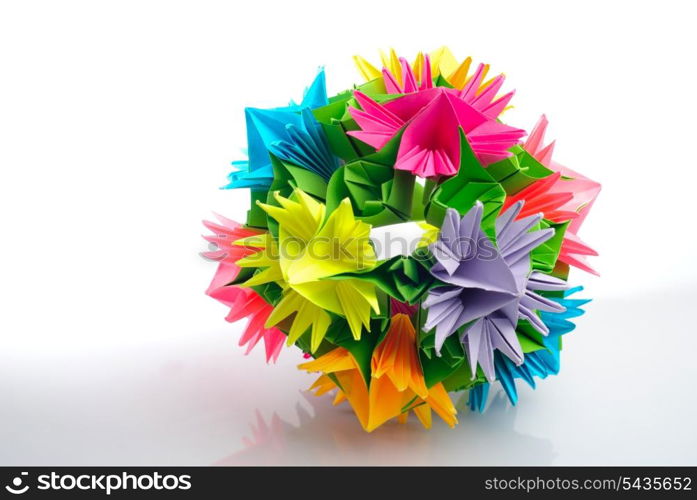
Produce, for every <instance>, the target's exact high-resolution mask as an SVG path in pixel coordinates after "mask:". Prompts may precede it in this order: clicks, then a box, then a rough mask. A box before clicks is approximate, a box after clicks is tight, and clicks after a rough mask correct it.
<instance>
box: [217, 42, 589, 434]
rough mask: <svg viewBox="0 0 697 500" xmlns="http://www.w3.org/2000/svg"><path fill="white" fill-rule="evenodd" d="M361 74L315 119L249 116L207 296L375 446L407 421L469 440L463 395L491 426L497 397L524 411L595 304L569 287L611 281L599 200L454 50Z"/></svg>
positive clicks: (491, 81) (289, 111)
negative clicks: (234, 201) (459, 431)
mask: <svg viewBox="0 0 697 500" xmlns="http://www.w3.org/2000/svg"><path fill="white" fill-rule="evenodd" d="M356 63H357V65H358V68H359V70H360V72H361V73H362V75H363V76H364V77H365V79H366V80H367V83H363V84H361V85H357V86H354V87H353V88H351V89H350V90H346V91H344V92H341V93H339V94H337V95H335V96H331V97H328V96H327V92H326V86H325V76H324V71H323V70H322V71H320V72H319V73H318V74H317V76H316V77H315V79H314V81H313V82H312V84H311V85H310V87H309V88H308V89H307V90H306V91H305V95H304V97H303V99H302V102H300V103H299V104H297V103H295V102H291V103H290V104H289V105H287V106H284V107H283V106H282V107H278V108H272V109H258V108H247V109H246V110H245V115H246V123H247V139H248V145H247V146H248V160H246V161H240V162H233V165H234V167H235V171H234V172H232V173H231V174H230V175H229V184H228V185H227V186H225V187H226V188H230V189H234V188H248V189H249V190H250V191H251V201H252V202H251V208H250V210H249V212H248V214H247V220H246V221H245V223H244V224H239V223H236V222H233V221H231V220H228V219H225V218H223V217H219V219H220V220H219V222H215V223H214V222H205V225H206V227H207V228H208V229H209V230H210V231H211V232H212V235H210V236H206V237H205V238H206V239H207V240H208V241H209V242H211V243H212V244H213V245H212V248H213V249H212V250H211V251H209V252H205V253H204V255H205V256H206V257H208V258H210V259H213V260H216V261H218V263H219V265H218V270H217V272H216V274H215V277H214V278H213V282H212V283H211V284H210V287H209V288H208V290H207V293H208V294H209V295H210V296H211V297H213V298H215V299H217V300H219V301H220V302H222V303H223V304H225V305H226V306H228V307H229V308H230V313H229V315H228V317H227V320H228V321H237V320H239V319H242V318H247V319H248V322H247V326H246V328H245V330H244V333H243V334H242V338H241V339H240V345H246V346H247V350H248V351H249V350H250V349H251V348H253V347H254V346H255V345H256V344H257V343H259V341H260V340H263V344H264V347H265V349H266V358H267V360H268V361H275V360H276V359H277V357H278V356H279V354H280V352H281V350H282V349H283V346H284V345H286V346H296V347H297V348H299V349H300V350H301V351H302V352H303V353H304V357H305V358H306V362H304V363H302V364H300V366H299V368H300V369H302V370H306V371H308V372H316V373H319V378H317V380H316V381H315V383H314V384H313V385H312V387H311V388H312V389H313V390H316V393H317V394H318V395H321V394H324V393H326V392H330V391H334V394H335V402H336V403H338V402H341V401H343V400H346V401H348V404H350V405H351V407H352V408H353V410H354V412H355V413H356V416H357V417H358V420H359V422H360V424H361V425H362V426H363V428H364V429H366V430H367V431H372V430H373V429H375V428H376V427H378V426H380V425H381V424H383V423H385V422H387V421H388V420H391V419H397V420H399V421H400V422H404V421H406V419H407V418H408V415H409V413H411V412H413V413H414V414H415V415H416V417H417V418H418V420H419V421H420V422H421V423H422V424H423V425H424V426H426V427H430V425H431V418H432V416H431V413H432V410H433V411H435V413H436V414H437V415H438V416H439V417H440V418H441V419H443V420H444V421H445V422H446V423H447V424H449V425H451V426H453V425H455V423H456V422H457V419H456V410H455V407H454V405H453V403H452V401H451V399H450V393H454V392H460V391H468V393H469V394H468V405H469V407H470V408H471V409H473V410H478V411H483V410H484V408H485V406H486V401H487V396H488V393H489V388H490V386H491V384H494V383H496V382H498V383H500V384H501V386H502V388H503V390H504V391H505V393H506V394H507V396H508V398H509V399H510V401H511V403H513V404H515V403H516V402H517V400H518V396H517V392H516V379H522V380H523V381H525V382H526V383H528V384H529V385H531V386H533V387H534V386H535V378H545V377H547V376H548V375H550V374H556V373H557V372H558V371H559V354H560V350H561V344H562V336H563V335H564V334H566V333H568V332H570V331H572V330H573V329H574V324H573V323H572V322H571V319H572V318H574V317H576V316H579V315H581V314H582V313H583V311H582V310H581V306H582V305H584V304H585V303H587V302H588V300H586V299H578V298H575V295H574V294H575V293H576V292H578V291H579V290H581V288H580V287H574V288H570V287H569V286H568V285H567V278H568V275H569V268H570V267H576V268H579V269H581V270H583V271H587V272H590V273H595V272H594V271H593V269H592V268H591V267H590V266H589V265H588V264H587V263H586V260H585V258H586V257H587V256H590V255H596V253H595V252H594V251H593V250H592V249H590V248H589V247H588V246H586V245H585V244H584V243H583V242H582V241H581V239H580V238H579V237H578V231H579V229H580V227H581V225H582V223H583V221H584V219H585V218H586V215H587V214H588V212H589V211H590V209H591V207H592V205H593V202H594V200H595V198H596V196H597V195H598V192H599V190H600V185H599V184H598V183H597V182H594V181H592V180H590V179H588V178H586V177H584V176H583V175H581V174H578V173H577V172H575V171H573V170H571V169H569V168H567V167H564V166H562V165H560V164H559V163H556V162H555V161H554V160H553V159H552V152H553V149H554V143H553V142H552V143H550V144H545V142H544V135H545V129H546V127H547V120H546V118H545V117H544V116H542V118H541V119H540V120H539V122H538V123H537V124H536V125H535V126H534V127H533V128H532V130H531V131H530V133H528V132H526V131H525V130H523V129H520V128H516V127H513V126H510V125H506V124H505V123H504V122H503V116H504V115H505V111H506V109H507V108H508V106H509V103H510V101H511V99H512V97H513V92H505V91H502V89H503V86H504V77H503V75H498V76H494V77H491V78H489V77H488V72H489V71H488V70H489V66H488V65H482V64H480V65H478V66H477V67H476V68H470V64H471V59H470V58H467V59H465V60H464V61H462V62H459V61H458V60H456V59H455V57H454V56H453V55H452V53H451V52H450V51H449V50H448V49H447V48H441V49H439V50H436V51H435V52H433V53H431V54H429V55H424V54H419V55H418V56H417V57H416V59H415V61H414V62H413V63H412V64H410V63H409V62H407V61H406V60H405V59H403V58H399V57H397V55H396V54H395V53H394V51H391V52H390V53H389V54H388V55H384V56H383V58H382V65H383V69H382V70H378V69H376V67H374V66H373V65H371V64H370V63H369V62H367V61H366V60H364V59H362V58H360V57H356ZM415 228H416V230H417V237H416V238H414V237H413V235H414V229H415ZM408 235H411V236H410V237H407V236H408ZM385 236H388V237H389V239H390V240H391V241H392V242H394V241H398V240H400V238H401V239H402V240H403V241H402V243H404V245H402V247H403V249H402V250H401V251H397V252H392V251H391V250H390V249H388V248H386V245H385V244H384V243H385V241H384V240H385ZM390 248H391V247H390Z"/></svg>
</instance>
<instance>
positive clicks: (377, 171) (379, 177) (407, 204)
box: [327, 133, 423, 226]
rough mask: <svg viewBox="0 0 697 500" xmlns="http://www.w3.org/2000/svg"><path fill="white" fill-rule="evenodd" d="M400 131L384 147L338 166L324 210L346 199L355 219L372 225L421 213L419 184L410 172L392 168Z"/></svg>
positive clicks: (393, 222)
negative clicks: (349, 203) (352, 208)
mask: <svg viewBox="0 0 697 500" xmlns="http://www.w3.org/2000/svg"><path fill="white" fill-rule="evenodd" d="M400 139H401V133H400V134H397V135H396V136H395V137H393V138H392V139H391V140H390V141H389V142H388V143H387V144H386V145H385V146H384V147H383V148H381V149H380V150H379V151H375V152H373V153H371V154H368V155H366V156H364V157H362V158H360V159H358V160H354V161H351V162H348V163H346V164H345V165H344V166H342V167H339V168H338V169H337V170H336V172H334V174H333V175H332V177H331V179H329V185H328V186H327V211H328V212H331V211H333V210H335V209H336V207H338V205H339V203H341V201H342V200H343V199H344V198H347V197H348V198H349V199H350V200H351V203H352V205H353V207H354V213H355V215H356V217H357V218H359V219H361V220H363V221H364V222H366V223H368V224H371V225H373V226H385V225H389V224H397V223H400V222H405V221H407V220H409V219H410V218H411V217H412V216H421V215H422V214H423V204H422V203H421V201H420V200H421V199H422V197H423V196H422V189H423V188H422V187H421V186H420V185H418V184H416V182H415V177H414V176H413V175H412V174H411V173H410V172H404V171H401V170H395V169H394V168H393V165H394V162H395V160H396V157H397V150H398V149H399V141H400Z"/></svg>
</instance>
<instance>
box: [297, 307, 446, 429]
mask: <svg viewBox="0 0 697 500" xmlns="http://www.w3.org/2000/svg"><path fill="white" fill-rule="evenodd" d="M298 368H300V369H302V370H307V371H311V372H323V375H322V376H320V377H319V378H318V379H317V380H316V381H315V383H314V384H313V385H312V387H310V389H311V390H312V389H316V390H317V391H316V393H315V394H316V395H318V396H320V395H322V394H324V393H326V392H328V391H330V390H332V389H338V390H337V394H336V397H335V399H334V404H338V403H340V402H341V401H343V400H344V399H346V400H348V402H349V404H350V405H351V407H352V408H353V411H354V412H355V413H356V416H357V417H358V420H359V422H360V423H361V425H362V426H363V428H364V429H365V430H366V431H368V432H370V431H373V430H375V429H376V428H377V427H379V426H380V425H382V424H384V423H385V422H387V421H388V420H390V419H392V418H397V419H398V420H399V421H401V422H404V421H406V418H407V415H408V413H409V411H410V410H413V411H414V414H415V415H416V416H417V418H418V419H419V421H420V422H421V423H422V424H423V425H424V427H426V428H430V427H431V410H433V411H435V412H436V413H437V414H438V415H439V416H440V417H441V418H442V419H443V420H444V421H445V422H446V423H447V424H448V425H449V426H450V427H454V426H455V424H456V423H457V418H456V416H455V415H456V413H457V411H456V410H455V407H454V406H453V403H452V401H451V400H450V396H448V392H447V391H446V390H445V388H444V387H443V384H441V383H438V384H436V385H434V386H433V387H431V388H427V387H426V383H425V381H424V376H423V371H422V369H421V364H420V362H419V355H418V352H417V348H416V332H415V330H414V326H413V325H412V323H411V320H410V319H409V316H407V315H406V314H396V315H394V316H393V317H392V321H391V323H390V327H389V329H388V331H387V334H386V335H385V338H384V340H383V341H382V342H381V343H380V345H379V346H378V347H377V348H376V349H375V351H374V352H373V357H372V360H371V380H370V386H368V384H367V383H366V381H365V380H364V378H363V375H362V374H361V370H360V369H359V367H358V364H357V363H356V360H355V359H354V358H353V356H352V355H351V353H350V352H349V351H348V350H346V349H344V348H343V347H337V348H336V349H333V350H331V351H329V352H328V353H326V354H325V355H323V356H320V357H319V358H317V359H315V360H314V361H310V362H308V363H303V364H301V365H299V366H298ZM330 374H331V377H330V376H329V375H330Z"/></svg>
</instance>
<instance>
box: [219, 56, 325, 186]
mask: <svg viewBox="0 0 697 500" xmlns="http://www.w3.org/2000/svg"><path fill="white" fill-rule="evenodd" d="M328 102H329V101H328V99H327V88H326V83H325V76H324V70H320V71H319V73H318V74H317V76H316V77H315V79H314V81H313V82H312V84H311V85H310V87H308V89H307V90H306V91H305V95H304V97H303V100H302V102H301V103H300V104H296V103H294V102H292V101H291V103H290V104H289V105H288V106H285V107H281V108H271V109H260V108H245V118H246V123H247V146H248V147H247V153H248V156H249V159H248V160H244V161H234V162H232V165H233V166H234V167H235V168H236V169H237V170H235V171H233V172H231V173H230V174H229V175H228V180H229V183H228V184H227V185H226V186H224V189H233V188H244V187H248V188H252V189H268V188H269V186H270V185H271V181H272V180H273V170H272V168H271V159H270V157H269V152H271V153H273V154H274V155H276V156H278V157H279V158H280V159H282V160H286V161H288V162H290V163H293V164H295V165H298V166H300V167H304V168H307V169H308V170H311V171H313V172H315V173H316V174H318V175H320V176H321V177H323V178H325V179H329V177H330V176H331V174H332V172H334V170H336V168H337V167H338V166H339V165H338V160H337V158H336V157H335V156H334V155H333V154H332V153H331V150H330V149H329V144H328V142H327V138H326V136H325V134H324V131H323V130H322V126H321V125H320V124H319V123H318V122H317V120H315V118H314V116H313V115H312V111H311V110H313V109H315V108H318V107H321V106H325V105H326V104H328Z"/></svg>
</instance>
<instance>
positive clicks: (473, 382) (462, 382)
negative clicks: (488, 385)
mask: <svg viewBox="0 0 697 500" xmlns="http://www.w3.org/2000/svg"><path fill="white" fill-rule="evenodd" d="M486 381H487V380H486V377H485V376H484V372H483V371H482V369H481V368H480V367H479V366H477V375H476V376H475V377H474V378H472V373H471V371H470V367H469V364H468V363H466V362H465V363H462V364H461V365H460V366H458V367H457V369H456V370H454V371H453V372H452V373H451V374H450V375H448V377H447V378H445V379H443V387H445V390H446V391H448V392H455V391H462V390H469V389H472V388H474V387H475V386H478V385H480V384H483V383H485V382H486Z"/></svg>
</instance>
